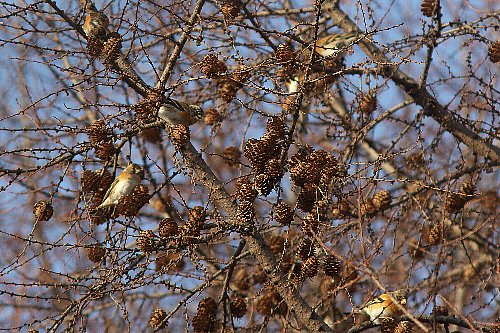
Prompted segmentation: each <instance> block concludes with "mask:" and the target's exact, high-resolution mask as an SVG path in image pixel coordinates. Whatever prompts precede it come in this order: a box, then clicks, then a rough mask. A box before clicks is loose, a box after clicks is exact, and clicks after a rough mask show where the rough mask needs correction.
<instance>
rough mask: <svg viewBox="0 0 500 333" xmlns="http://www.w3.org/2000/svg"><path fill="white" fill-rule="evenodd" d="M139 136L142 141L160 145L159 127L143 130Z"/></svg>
mask: <svg viewBox="0 0 500 333" xmlns="http://www.w3.org/2000/svg"><path fill="white" fill-rule="evenodd" d="M140 135H141V137H142V138H144V140H146V141H147V142H151V143H160V142H161V141H162V140H161V129H160V128H159V127H150V128H146V129H143V130H142V131H141V132H140Z"/></svg>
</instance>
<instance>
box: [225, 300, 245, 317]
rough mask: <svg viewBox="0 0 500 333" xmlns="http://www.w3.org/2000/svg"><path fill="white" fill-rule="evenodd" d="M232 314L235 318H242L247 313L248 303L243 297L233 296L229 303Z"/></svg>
mask: <svg viewBox="0 0 500 333" xmlns="http://www.w3.org/2000/svg"><path fill="white" fill-rule="evenodd" d="M229 306H230V308H231V315H232V316H233V317H235V318H241V317H243V316H244V315H245V314H246V313H247V303H246V302H245V300H244V299H243V298H242V297H239V296H236V297H233V298H232V299H231V301H230V303H229Z"/></svg>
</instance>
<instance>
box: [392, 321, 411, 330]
mask: <svg viewBox="0 0 500 333" xmlns="http://www.w3.org/2000/svg"><path fill="white" fill-rule="evenodd" d="M411 332H412V324H411V322H409V321H406V320H403V321H402V322H400V323H399V324H398V326H397V327H396V329H395V330H394V333H411Z"/></svg>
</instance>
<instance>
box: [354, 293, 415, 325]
mask: <svg viewBox="0 0 500 333" xmlns="http://www.w3.org/2000/svg"><path fill="white" fill-rule="evenodd" d="M389 294H390V295H391V296H392V297H393V298H394V299H395V300H396V301H398V302H399V304H401V305H406V301H407V298H408V291H406V290H396V291H393V292H391V293H388V294H382V295H380V296H378V297H376V298H374V299H373V300H371V301H370V302H368V303H367V304H366V305H365V306H364V307H363V308H361V310H360V312H364V313H366V314H367V315H369V316H370V320H371V321H373V322H374V323H375V324H380V323H381V319H382V318H386V317H390V318H394V317H397V316H400V315H402V314H403V312H402V311H401V310H400V309H399V308H398V306H397V305H396V304H395V303H394V302H393V301H392V300H391V298H390V296H389Z"/></svg>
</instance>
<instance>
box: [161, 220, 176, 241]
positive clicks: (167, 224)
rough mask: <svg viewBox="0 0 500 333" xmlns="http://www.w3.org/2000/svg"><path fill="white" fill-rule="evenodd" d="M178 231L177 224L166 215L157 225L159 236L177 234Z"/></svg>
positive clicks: (166, 236) (165, 236)
mask: <svg viewBox="0 0 500 333" xmlns="http://www.w3.org/2000/svg"><path fill="white" fill-rule="evenodd" d="M178 232H179V226H178V225H177V223H176V222H175V221H174V220H172V219H171V218H168V217H167V218H165V219H163V220H161V221H160V225H159V226H158V234H159V235H160V237H164V238H168V237H174V236H177V233H178Z"/></svg>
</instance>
